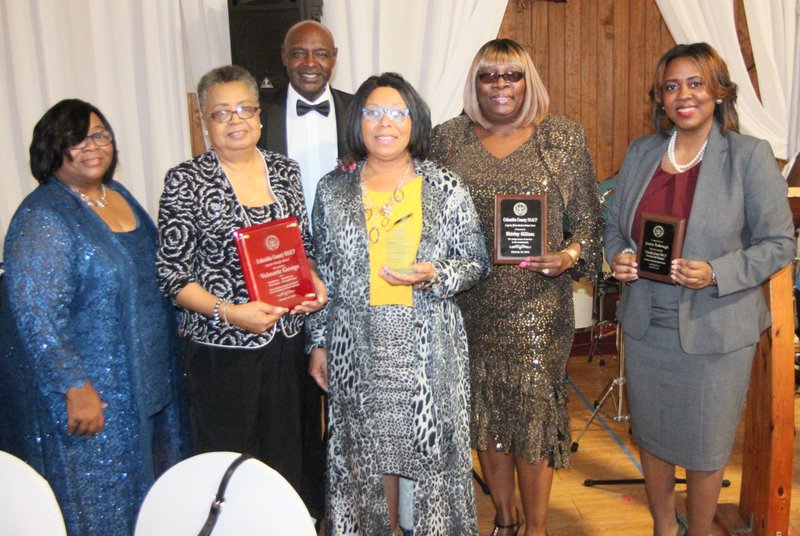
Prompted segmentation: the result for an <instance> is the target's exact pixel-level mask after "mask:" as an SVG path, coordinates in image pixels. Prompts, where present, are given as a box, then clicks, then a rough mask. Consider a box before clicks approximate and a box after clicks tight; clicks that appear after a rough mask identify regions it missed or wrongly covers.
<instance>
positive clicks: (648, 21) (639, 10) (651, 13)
mask: <svg viewBox="0 0 800 536" xmlns="http://www.w3.org/2000/svg"><path fill="white" fill-rule="evenodd" d="M499 36H500V37H509V38H511V39H514V40H516V41H518V42H519V43H520V44H522V45H523V46H524V47H525V48H526V49H527V50H528V52H530V54H531V56H532V57H533V61H534V63H535V64H536V68H537V70H538V71H539V74H540V75H541V77H542V80H543V81H544V83H545V86H546V87H547V89H548V92H549V93H550V110H551V112H552V113H555V114H560V115H564V116H566V117H568V118H569V119H572V120H573V121H577V122H578V123H580V124H581V125H583V128H584V130H585V131H586V137H587V140H588V144H589V150H590V151H591V153H592V158H593V159H594V162H595V169H596V171H597V176H598V178H599V179H600V180H602V179H605V178H608V177H610V176H612V174H613V173H615V172H616V171H617V170H618V169H619V166H620V165H621V164H622V160H623V158H624V156H625V149H626V148H627V146H628V144H629V143H630V141H631V140H633V139H634V138H636V137H638V136H642V135H645V134H647V133H649V132H650V131H651V130H650V126H649V122H650V121H649V117H650V105H649V101H648V98H647V90H648V89H649V87H650V80H651V77H652V71H653V67H654V66H655V64H656V61H657V60H658V58H659V57H660V56H661V55H662V54H663V53H664V52H665V51H666V50H667V49H668V48H670V47H672V46H674V44H675V43H674V41H673V40H672V37H671V35H670V33H669V30H668V29H667V27H666V24H665V23H664V20H663V18H662V17H661V14H660V12H659V11H658V7H657V6H656V2H655V0H567V2H566V3H556V2H547V1H544V0H527V1H525V2H520V1H519V0H509V2H508V7H507V8H506V15H505V18H504V20H503V24H502V25H501V29H500V33H499Z"/></svg>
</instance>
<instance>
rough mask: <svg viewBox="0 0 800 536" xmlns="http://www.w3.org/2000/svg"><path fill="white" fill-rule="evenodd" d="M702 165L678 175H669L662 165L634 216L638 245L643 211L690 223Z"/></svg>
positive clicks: (632, 230) (632, 236) (635, 238)
mask: <svg viewBox="0 0 800 536" xmlns="http://www.w3.org/2000/svg"><path fill="white" fill-rule="evenodd" d="M701 165H702V162H700V163H699V164H697V165H696V166H693V167H692V168H691V169H689V170H687V171H684V172H683V173H678V174H676V175H673V174H671V173H667V172H666V171H664V169H663V168H662V167H661V166H660V165H659V166H658V168H657V169H656V172H655V174H654V175H653V178H652V179H651V180H650V184H648V185H647V190H645V192H644V195H643V196H642V199H641V201H639V206H638V207H637V208H636V214H635V215H634V217H633V227H631V238H633V240H634V241H635V242H636V243H637V244H638V243H639V238H640V237H641V236H642V212H652V213H654V214H664V215H666V216H674V217H676V218H683V219H685V220H686V221H689V214H691V212H692V200H693V199H694V189H695V187H697V177H698V176H699V175H700V166H701Z"/></svg>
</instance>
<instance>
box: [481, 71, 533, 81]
mask: <svg viewBox="0 0 800 536" xmlns="http://www.w3.org/2000/svg"><path fill="white" fill-rule="evenodd" d="M523 76H525V72H524V71H506V72H504V73H480V74H479V75H478V80H480V81H481V83H482V84H494V83H496V82H497V80H498V79H499V78H502V79H503V80H505V81H506V82H509V83H512V84H513V83H516V82H519V81H520V80H522V77H523Z"/></svg>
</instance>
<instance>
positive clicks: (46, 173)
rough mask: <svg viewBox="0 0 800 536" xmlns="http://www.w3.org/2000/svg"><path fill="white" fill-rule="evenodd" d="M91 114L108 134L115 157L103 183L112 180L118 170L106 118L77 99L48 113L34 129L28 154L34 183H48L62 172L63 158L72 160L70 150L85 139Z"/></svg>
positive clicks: (113, 141) (115, 148)
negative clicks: (59, 171)
mask: <svg viewBox="0 0 800 536" xmlns="http://www.w3.org/2000/svg"><path fill="white" fill-rule="evenodd" d="M92 113H95V114H97V117H99V118H100V121H102V122H103V127H104V128H105V129H106V130H107V131H108V132H109V133H110V134H111V138H112V142H111V144H112V145H113V147H114V155H113V157H112V158H111V165H110V166H108V169H107V170H106V172H105V174H104V175H103V182H104V183H108V182H109V181H110V180H111V178H112V177H113V176H114V170H115V169H116V168H117V140H116V138H115V137H114V131H113V130H112V128H111V125H110V124H109V123H108V120H107V119H106V116H104V115H103V112H101V111H100V110H98V109H97V107H96V106H94V105H93V104H90V103H88V102H84V101H82V100H80V99H65V100H62V101H60V102H58V103H56V104H55V105H53V107H52V108H50V109H49V110H47V111H46V112H45V113H44V115H43V116H42V118H41V119H39V122H38V123H36V126H35V127H33V140H32V141H31V146H30V149H29V151H28V152H29V154H30V165H31V173H33V176H34V178H35V179H36V180H37V181H39V182H40V183H41V184H45V183H47V182H48V181H49V180H50V178H51V177H52V176H53V175H54V174H55V172H56V171H58V170H59V169H61V166H62V165H63V164H64V159H65V158H66V159H67V160H68V161H70V162H71V161H72V155H71V154H70V152H69V149H70V147H74V146H75V145H78V144H79V143H81V142H82V141H83V140H84V138H86V135H87V134H88V133H89V124H90V116H91V114H92Z"/></svg>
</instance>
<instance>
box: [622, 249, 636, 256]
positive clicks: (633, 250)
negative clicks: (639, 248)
mask: <svg viewBox="0 0 800 536" xmlns="http://www.w3.org/2000/svg"><path fill="white" fill-rule="evenodd" d="M626 253H629V254H631V255H636V250H635V249H633V248H630V247H629V248H625V249H623V250H622V251H620V252H619V254H620V255H624V254H626Z"/></svg>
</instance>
